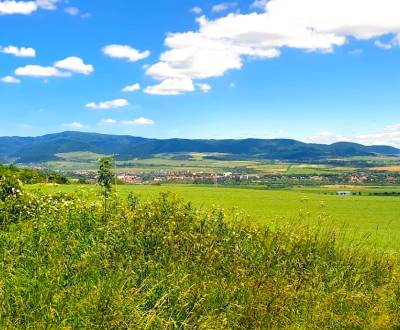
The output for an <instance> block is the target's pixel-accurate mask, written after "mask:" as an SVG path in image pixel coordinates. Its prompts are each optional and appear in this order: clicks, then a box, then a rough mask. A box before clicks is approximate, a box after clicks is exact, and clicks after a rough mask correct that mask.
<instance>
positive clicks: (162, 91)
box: [144, 78, 195, 95]
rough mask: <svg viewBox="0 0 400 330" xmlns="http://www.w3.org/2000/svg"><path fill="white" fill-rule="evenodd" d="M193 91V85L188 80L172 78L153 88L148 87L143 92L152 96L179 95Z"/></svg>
mask: <svg viewBox="0 0 400 330" xmlns="http://www.w3.org/2000/svg"><path fill="white" fill-rule="evenodd" d="M194 90H195V88H194V84H193V81H192V80H191V79H190V78H173V79H165V80H163V81H162V82H161V83H159V84H158V85H155V86H148V87H146V89H145V90H144V92H145V93H146V94H152V95H179V94H182V93H185V92H193V91H194Z"/></svg>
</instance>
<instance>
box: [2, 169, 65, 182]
mask: <svg viewBox="0 0 400 330" xmlns="http://www.w3.org/2000/svg"><path fill="white" fill-rule="evenodd" d="M3 177H4V178H5V177H8V178H9V177H14V178H15V179H18V180H20V181H21V182H23V183H27V184H35V183H44V182H52V183H58V184H65V183H67V182H68V179H67V178H66V177H65V176H63V175H60V174H57V173H55V172H48V173H45V172H42V171H37V170H34V169H30V168H18V167H16V166H14V165H2V164H0V178H3Z"/></svg>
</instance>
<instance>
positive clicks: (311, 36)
mask: <svg viewBox="0 0 400 330" xmlns="http://www.w3.org/2000/svg"><path fill="white" fill-rule="evenodd" d="M257 5H258V7H259V8H260V7H261V6H262V5H263V3H262V2H257ZM399 12H400V1H398V0H381V1H380V2H379V3H378V2H377V1H376V0H270V1H266V2H265V4H264V7H262V12H253V13H249V14H234V13H230V14H228V15H227V16H225V17H220V18H217V19H214V20H210V19H207V18H206V17H205V16H202V17H200V18H198V19H197V22H198V23H199V28H198V30H197V31H189V32H182V33H171V34H169V35H168V36H167V38H166V39H165V45H166V46H167V47H168V50H167V51H165V52H164V53H163V54H161V56H160V59H159V62H158V63H156V64H154V65H152V66H150V67H149V68H148V69H147V71H146V73H147V74H148V75H149V76H151V77H153V78H154V79H156V80H161V81H162V80H166V79H177V78H179V79H184V78H186V79H192V80H198V79H206V78H210V77H218V76H222V75H224V74H225V72H226V71H228V70H233V69H241V68H242V66H243V64H244V62H245V60H246V58H248V57H255V58H261V59H269V58H274V57H277V56H279V55H280V51H281V50H284V49H285V48H293V49H299V50H303V51H307V52H321V53H330V52H333V51H334V49H335V48H336V47H340V46H343V45H345V44H346V43H348V42H349V40H351V38H355V39H358V40H364V41H366V40H373V41H375V40H376V39H377V38H379V37H382V36H385V35H393V36H397V35H400V20H399V19H398V13H399ZM396 40H399V37H396V38H394V39H393V41H392V42H391V44H392V46H394V45H396V46H398V45H399V44H400V42H398V41H396ZM378 44H379V43H378Z"/></svg>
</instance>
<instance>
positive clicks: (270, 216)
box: [30, 185, 400, 252]
mask: <svg viewBox="0 0 400 330" xmlns="http://www.w3.org/2000/svg"><path fill="white" fill-rule="evenodd" d="M348 188H349V187H347V189H348ZM30 189H32V190H35V189H42V190H45V191H47V192H52V193H54V192H57V191H61V192H70V193H73V192H85V193H86V194H87V195H88V196H92V198H96V196H97V194H98V188H97V187H96V186H93V185H84V186H79V185H59V186H57V185H46V186H44V185H42V186H40V185H39V186H30ZM337 189H340V188H338V187H333V188H296V189H287V190H265V189H260V188H258V187H247V188H238V187H218V186H217V187H216V186H196V185H165V186H164V185H161V186H159V185H135V186H118V193H119V194H120V195H121V196H122V197H123V198H125V197H126V196H128V194H129V193H133V194H135V195H136V196H138V197H139V198H140V199H143V200H152V199H154V198H156V197H157V196H158V194H159V193H161V192H173V193H175V194H177V195H179V196H181V197H183V198H184V199H185V200H187V201H191V202H193V203H194V205H195V206H197V207H201V208H205V209H207V208H210V207H212V206H216V207H220V208H224V209H225V210H226V211H227V212H229V211H230V210H233V209H236V210H241V211H244V212H245V213H246V214H248V215H249V219H248V221H251V222H257V223H262V224H268V225H271V224H276V223H279V222H289V223H298V222H300V223H307V224H312V225H313V226H331V225H335V226H338V227H341V228H342V229H344V230H346V231H347V235H348V239H349V240H351V239H357V240H360V241H364V243H365V245H370V246H376V247H378V248H379V249H381V250H388V251H391V252H397V251H399V249H400V197H391V196H386V197H384V196H373V195H371V196H370V194H373V193H377V192H380V193H383V192H386V191H390V192H391V191H396V192H397V191H400V187H390V188H389V189H387V188H384V187H375V188H372V187H353V189H355V190H354V192H356V193H357V194H358V192H362V194H363V195H362V196H348V197H342V196H336V195H335V193H336V191H337Z"/></svg>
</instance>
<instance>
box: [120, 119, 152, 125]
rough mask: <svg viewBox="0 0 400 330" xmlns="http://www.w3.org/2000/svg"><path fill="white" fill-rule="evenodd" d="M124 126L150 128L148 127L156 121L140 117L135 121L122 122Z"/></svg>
mask: <svg viewBox="0 0 400 330" xmlns="http://www.w3.org/2000/svg"><path fill="white" fill-rule="evenodd" d="M122 124H123V125H127V126H130V125H132V126H148V125H154V120H152V119H148V118H144V117H140V118H137V119H135V120H124V121H122Z"/></svg>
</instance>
